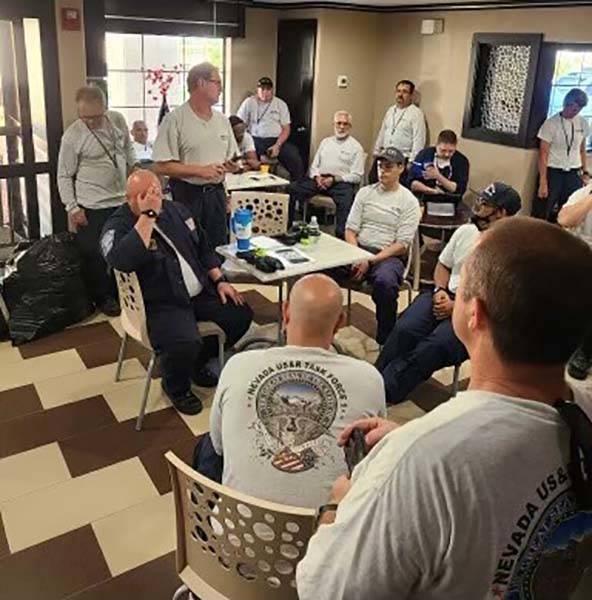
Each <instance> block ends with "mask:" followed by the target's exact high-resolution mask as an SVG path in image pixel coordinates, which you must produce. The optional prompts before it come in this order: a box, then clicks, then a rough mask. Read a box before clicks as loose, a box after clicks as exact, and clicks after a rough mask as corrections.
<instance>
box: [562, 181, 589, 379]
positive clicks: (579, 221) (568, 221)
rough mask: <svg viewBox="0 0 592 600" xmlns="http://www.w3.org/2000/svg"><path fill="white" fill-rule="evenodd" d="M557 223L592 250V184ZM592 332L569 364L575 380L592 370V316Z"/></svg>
mask: <svg viewBox="0 0 592 600" xmlns="http://www.w3.org/2000/svg"><path fill="white" fill-rule="evenodd" d="M557 222H558V223H559V225H561V226H562V227H565V228H566V229H569V230H570V231H571V232H572V233H573V234H574V235H577V236H578V237H579V238H580V239H581V240H583V241H584V242H586V243H587V244H588V246H590V248H592V184H591V183H589V184H588V185H587V186H585V187H583V188H581V189H579V190H577V191H576V192H574V193H573V194H572V195H571V196H570V197H569V199H568V200H567V202H566V203H565V204H564V206H563V208H562V209H561V211H560V212H559V215H558V217H557ZM588 326H589V327H590V332H589V333H588V335H587V336H586V337H585V338H584V341H583V343H582V345H581V346H580V347H579V348H578V349H577V350H576V351H575V352H574V354H573V355H572V357H571V358H570V359H569V363H568V364H567V372H568V373H569V374H570V375H571V376H572V377H573V378H574V379H580V380H583V379H586V377H587V376H588V373H589V372H590V369H592V316H591V317H590V319H589V321H588Z"/></svg>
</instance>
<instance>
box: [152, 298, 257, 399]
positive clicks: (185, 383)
mask: <svg viewBox="0 0 592 600" xmlns="http://www.w3.org/2000/svg"><path fill="white" fill-rule="evenodd" d="M147 313H148V331H149V334H150V340H151V342H152V345H153V346H154V348H155V350H156V351H157V352H158V354H159V356H160V364H161V368H162V372H163V383H164V385H165V387H166V389H167V392H168V393H170V394H171V395H173V396H175V395H179V394H183V393H185V392H187V391H188V390H189V387H190V385H191V376H192V375H193V374H194V373H195V372H196V371H197V370H199V369H200V368H202V367H203V366H204V365H205V364H206V362H207V361H208V360H209V359H210V358H212V357H213V356H216V354H217V351H218V346H217V340H216V339H215V338H213V337H209V338H205V339H202V338H200V336H199V333H198V331H197V321H213V322H214V323H216V324H217V325H218V326H220V327H221V328H222V329H223V330H224V333H225V334H226V345H227V347H231V346H233V345H234V344H235V343H236V342H237V341H238V340H239V339H240V338H241V337H242V336H243V335H244V334H245V333H246V332H247V329H249V325H250V324H251V321H252V319H253V311H252V310H251V308H250V307H249V306H247V305H243V306H236V305H235V304H233V303H232V301H228V302H227V303H226V304H222V302H221V301H220V299H219V298H218V296H217V295H214V294H213V293H208V292H207V291H206V290H204V291H202V293H201V294H199V296H196V297H195V298H193V300H192V304H191V306H188V307H179V306H156V307H154V306H152V307H147Z"/></svg>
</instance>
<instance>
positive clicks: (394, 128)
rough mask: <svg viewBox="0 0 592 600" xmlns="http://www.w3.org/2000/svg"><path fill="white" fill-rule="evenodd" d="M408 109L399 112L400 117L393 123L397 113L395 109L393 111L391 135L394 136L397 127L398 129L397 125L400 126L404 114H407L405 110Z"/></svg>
mask: <svg viewBox="0 0 592 600" xmlns="http://www.w3.org/2000/svg"><path fill="white" fill-rule="evenodd" d="M408 108H409V107H408V106H406V107H405V108H404V109H403V110H402V111H401V116H400V117H399V118H398V119H397V120H396V121H395V113H396V111H397V109H396V108H395V110H394V111H393V127H392V129H391V135H394V134H395V131H397V127H399V125H400V124H401V121H402V120H403V119H404V118H405V113H406V112H407V109H408Z"/></svg>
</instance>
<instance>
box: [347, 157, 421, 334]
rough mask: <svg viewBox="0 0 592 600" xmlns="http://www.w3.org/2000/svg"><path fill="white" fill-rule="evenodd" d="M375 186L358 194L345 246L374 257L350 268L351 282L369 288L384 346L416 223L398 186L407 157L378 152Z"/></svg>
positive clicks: (411, 204) (412, 201)
mask: <svg viewBox="0 0 592 600" xmlns="http://www.w3.org/2000/svg"><path fill="white" fill-rule="evenodd" d="M377 158H378V178H379V183H376V184H374V185H367V186H366V187H363V188H362V189H361V190H360V191H359V192H358V193H357V194H356V198H355V200H354V203H353V205H352V208H351V211H350V213H349V216H348V218H347V222H346V224H345V241H346V242H348V243H350V244H353V245H354V246H360V247H361V248H363V249H364V250H368V251H369V252H371V253H372V254H373V255H374V256H373V257H372V258H371V259H370V260H364V261H362V262H359V263H357V264H355V265H353V267H352V269H351V274H350V276H351V277H352V278H353V279H354V281H363V280H366V281H368V282H369V283H370V284H371V285H372V300H374V304H375V305H376V322H377V326H376V341H377V342H378V343H379V344H381V345H382V344H384V343H385V342H386V340H387V338H388V336H389V333H390V332H391V330H392V329H393V327H394V325H395V320H396V318H397V298H398V296H399V287H400V285H401V283H402V281H403V273H404V271H405V265H404V262H403V261H404V260H405V257H406V255H407V253H408V252H409V250H410V248H411V245H412V243H413V238H414V237H415V234H416V232H417V227H418V226H419V219H420V209H419V202H418V201H417V198H416V197H415V196H414V195H413V194H412V193H411V192H410V191H409V190H408V189H407V188H405V187H403V186H402V185H401V184H400V183H399V177H400V176H401V174H402V173H403V172H404V171H405V157H404V156H403V154H402V153H401V152H399V150H397V149H396V148H385V149H383V150H381V151H380V152H379V153H378V157H377Z"/></svg>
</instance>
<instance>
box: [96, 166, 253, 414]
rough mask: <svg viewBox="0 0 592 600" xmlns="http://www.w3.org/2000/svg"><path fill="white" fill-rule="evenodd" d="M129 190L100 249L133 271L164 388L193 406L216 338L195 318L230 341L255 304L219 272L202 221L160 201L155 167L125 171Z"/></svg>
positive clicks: (208, 380)
mask: <svg viewBox="0 0 592 600" xmlns="http://www.w3.org/2000/svg"><path fill="white" fill-rule="evenodd" d="M126 197H127V204H124V205H123V206H122V207H121V208H119V209H118V210H117V211H116V212H115V213H114V214H113V215H112V216H111V217H110V218H109V220H108V221H107V223H106V224H105V227H104V229H103V235H102V238H101V248H102V251H103V256H104V257H105V260H106V261H107V263H108V264H109V265H110V266H111V267H113V268H114V269H118V270H119V271H124V272H126V273H130V272H132V271H135V273H136V275H137V276H138V279H139V281H140V286H141V288H142V295H143V298H144V305H145V307H146V316H147V320H148V335H149V336H150V342H151V344H152V346H153V347H154V349H155V350H156V352H157V353H158V354H159V356H160V361H161V367H162V371H163V377H162V388H163V390H164V392H165V393H166V395H167V396H168V397H169V398H170V400H171V402H172V403H173V406H175V408H176V409H177V410H179V412H182V413H185V414H197V413H198V412H200V411H201V409H202V404H201V401H200V399H199V398H198V397H197V396H196V395H195V394H193V392H192V391H191V382H192V381H193V382H194V383H195V384H196V385H198V386H202V387H213V386H214V385H216V383H217V378H216V377H215V376H214V374H213V373H211V372H210V371H209V370H208V369H207V368H206V366H205V365H206V362H207V360H208V359H209V358H211V357H212V356H214V355H215V354H216V344H215V343H214V344H212V343H211V342H213V341H214V340H212V339H209V338H206V339H205V340H202V339H201V338H200V336H199V333H198V330H197V321H214V322H215V323H216V324H217V325H219V326H220V327H221V328H222V329H223V330H224V332H225V333H226V341H227V344H228V345H229V346H232V345H233V344H234V343H235V342H237V341H238V340H239V339H240V338H241V337H242V336H243V335H244V334H245V332H246V331H247V329H248V328H249V325H250V323H251V319H252V312H251V309H250V308H249V307H248V306H247V305H246V304H245V303H244V300H243V298H242V297H241V295H240V294H239V293H238V292H237V291H236V290H235V289H234V288H233V287H232V286H231V285H230V284H229V283H228V282H227V280H226V278H225V277H224V275H223V273H222V271H221V270H220V260H219V258H218V256H217V255H216V253H215V252H214V251H213V249H212V247H211V246H210V243H209V241H208V237H207V234H206V233H205V231H204V230H203V228H202V226H201V223H199V222H198V221H195V220H194V219H193V218H192V216H191V214H190V212H189V211H188V209H187V208H185V207H184V206H183V205H181V204H178V203H176V202H169V201H163V198H162V188H161V186H160V181H159V179H158V177H157V176H156V175H155V174H154V173H152V172H151V171H147V170H138V171H136V172H134V173H133V174H132V175H130V177H129V179H128V181H127V186H126Z"/></svg>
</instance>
